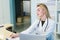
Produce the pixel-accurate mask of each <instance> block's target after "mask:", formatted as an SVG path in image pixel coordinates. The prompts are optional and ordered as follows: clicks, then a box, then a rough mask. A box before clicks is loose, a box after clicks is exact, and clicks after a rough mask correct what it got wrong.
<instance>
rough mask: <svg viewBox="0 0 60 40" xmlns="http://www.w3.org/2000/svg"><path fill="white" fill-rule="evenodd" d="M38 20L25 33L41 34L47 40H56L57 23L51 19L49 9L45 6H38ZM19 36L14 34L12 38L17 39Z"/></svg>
mask: <svg viewBox="0 0 60 40" xmlns="http://www.w3.org/2000/svg"><path fill="white" fill-rule="evenodd" d="M37 16H38V19H37V20H36V21H35V22H34V23H33V24H32V25H31V26H30V27H29V28H28V29H27V30H25V31H23V32H21V33H24V34H29V33H30V34H40V35H44V36H46V40H54V38H53V33H54V28H55V23H54V21H53V20H52V18H51V17H50V14H49V11H48V8H47V6H46V5H45V4H42V3H41V4H38V5H37ZM17 36H18V34H13V35H12V36H11V37H17Z"/></svg>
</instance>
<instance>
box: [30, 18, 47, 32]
mask: <svg viewBox="0 0 60 40" xmlns="http://www.w3.org/2000/svg"><path fill="white" fill-rule="evenodd" d="M39 24H40V21H39V23H38V24H37V27H35V28H34V29H33V30H32V31H31V32H29V33H33V32H34V31H35V30H37V28H39ZM47 27H48V18H47V24H46V27H45V29H44V32H46V29H47Z"/></svg>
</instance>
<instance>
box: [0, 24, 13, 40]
mask: <svg viewBox="0 0 60 40" xmlns="http://www.w3.org/2000/svg"><path fill="white" fill-rule="evenodd" d="M6 28H8V26H7V25H4V27H2V28H0V39H1V40H6V38H7V37H8V38H9V37H10V35H11V34H12V33H13V32H10V31H8V30H6Z"/></svg>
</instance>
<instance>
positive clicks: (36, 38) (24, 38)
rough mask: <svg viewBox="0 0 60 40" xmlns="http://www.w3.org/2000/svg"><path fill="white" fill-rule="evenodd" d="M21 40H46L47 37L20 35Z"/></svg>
mask: <svg viewBox="0 0 60 40" xmlns="http://www.w3.org/2000/svg"><path fill="white" fill-rule="evenodd" d="M20 40H46V37H45V36H42V35H41V36H40V35H32V34H20Z"/></svg>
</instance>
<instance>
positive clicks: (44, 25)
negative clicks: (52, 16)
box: [40, 18, 48, 28]
mask: <svg viewBox="0 0 60 40" xmlns="http://www.w3.org/2000/svg"><path fill="white" fill-rule="evenodd" d="M47 20H48V19H47V18H46V20H45V23H44V24H43V26H42V23H41V21H40V25H41V27H43V28H45V27H46V25H47Z"/></svg>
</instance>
